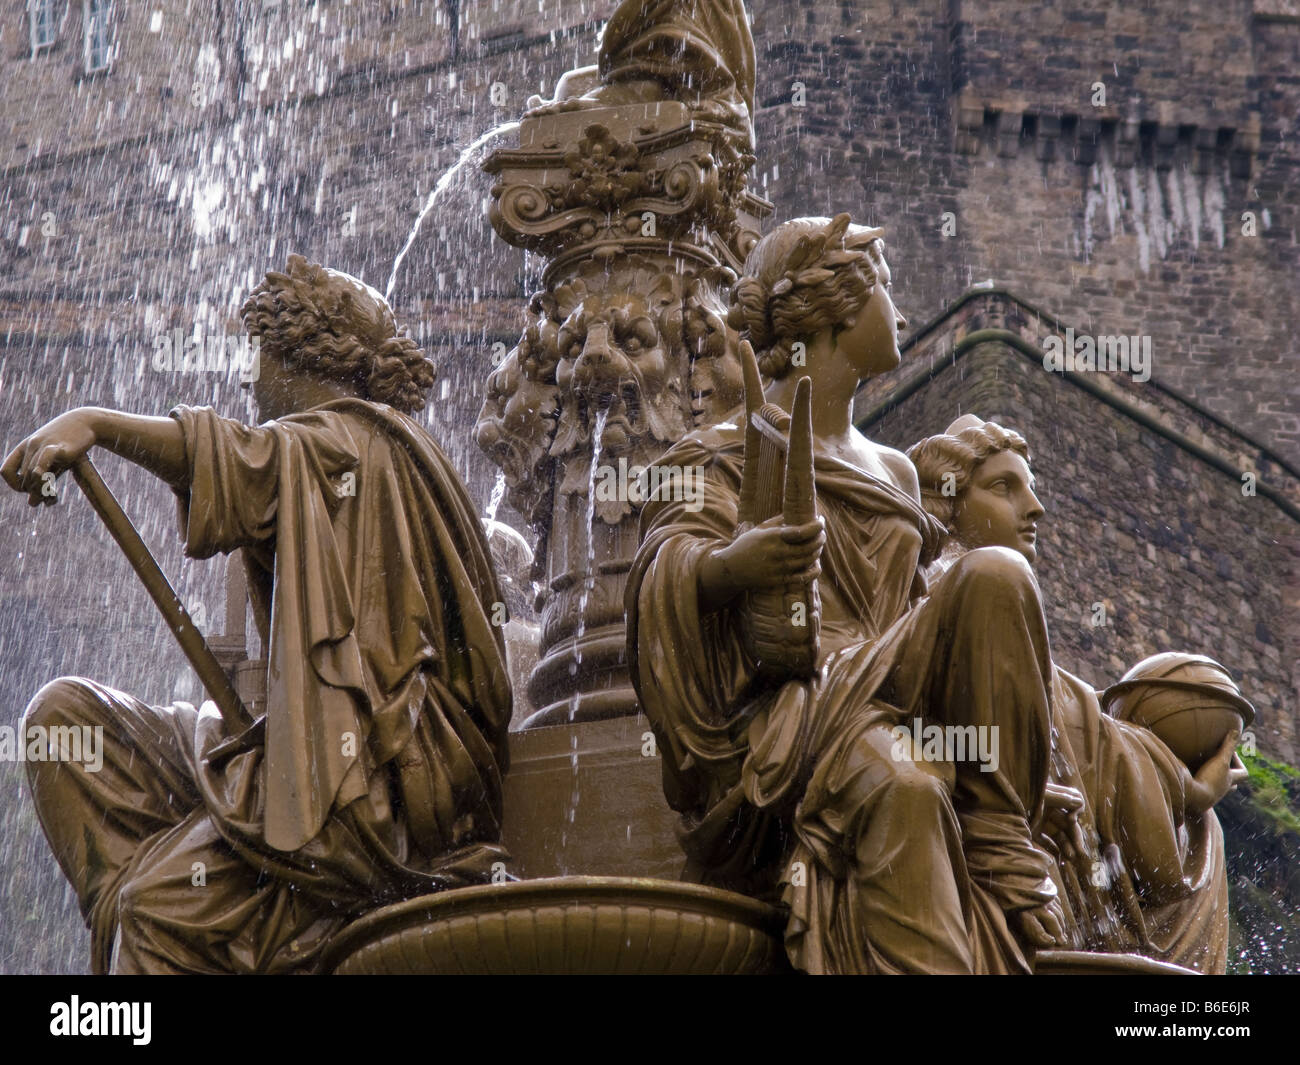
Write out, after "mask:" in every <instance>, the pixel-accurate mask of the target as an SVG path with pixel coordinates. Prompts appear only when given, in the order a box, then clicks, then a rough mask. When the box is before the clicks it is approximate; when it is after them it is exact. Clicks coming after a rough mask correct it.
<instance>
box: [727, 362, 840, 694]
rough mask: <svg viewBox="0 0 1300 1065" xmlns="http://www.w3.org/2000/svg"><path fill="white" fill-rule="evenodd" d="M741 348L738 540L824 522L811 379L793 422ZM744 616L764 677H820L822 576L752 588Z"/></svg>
mask: <svg viewBox="0 0 1300 1065" xmlns="http://www.w3.org/2000/svg"><path fill="white" fill-rule="evenodd" d="M740 347H741V362H742V364H743V367H744V374H745V466H744V470H743V471H742V473H741V483H740V500H739V502H738V504H737V508H736V517H737V523H736V535H740V534H741V533H743V532H744V531H746V530H747V529H750V528H752V527H753V526H755V525H759V524H761V523H762V522H764V521H766V520H767V519H768V518H771V517H773V516H775V515H777V514H780V515H782V521H783V522H784V523H785V524H786V525H805V524H807V523H808V522H810V521H813V520H815V519H816V517H817V486H816V480H815V475H814V470H813V461H814V460H813V435H812V380H811V379H810V378H808V377H804V378H802V379H801V380H800V381H799V384H798V386H797V387H796V388H795V397H794V412H793V417H792V416H791V415H789V414H786V412H785V411H783V410H782V409H781V408H780V407H778V406H777V405H776V404H774V403H766V402H764V400H763V384H762V379H761V378H760V377H759V372H758V361H757V360H756V359H755V357H754V352H753V349H752V348H751V347H750V346H749V345H748V344H744V343H742V344H741V346H740ZM787 434H788V435H787ZM741 614H742V623H741V633H742V639H743V641H744V644H745V650H746V652H747V653H748V654H749V656H750V657H751V659H752V660H753V662H754V664H755V667H756V669H757V671H758V674H759V675H760V676H762V677H765V678H768V679H773V680H789V679H791V678H792V677H811V676H813V675H814V674H815V673H816V669H817V654H818V647H819V644H820V640H819V638H818V630H819V625H820V615H821V597H820V595H819V593H818V588H817V580H816V578H813V579H811V580H807V581H802V580H801V581H792V582H791V583H789V584H787V585H785V586H784V587H776V588H766V589H760V590H755V591H750V592H749V593H747V594H746V596H745V602H744V607H743V609H742V612H741Z"/></svg>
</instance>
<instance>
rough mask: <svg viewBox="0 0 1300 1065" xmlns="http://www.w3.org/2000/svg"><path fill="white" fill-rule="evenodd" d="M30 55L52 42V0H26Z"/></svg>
mask: <svg viewBox="0 0 1300 1065" xmlns="http://www.w3.org/2000/svg"><path fill="white" fill-rule="evenodd" d="M27 17H28V20H29V23H30V28H31V36H32V55H35V54H36V53H37V52H39V51H41V49H43V48H49V47H50V45H52V44H53V43H54V0H28V3H27Z"/></svg>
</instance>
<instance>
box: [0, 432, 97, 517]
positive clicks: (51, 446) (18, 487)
mask: <svg viewBox="0 0 1300 1065" xmlns="http://www.w3.org/2000/svg"><path fill="white" fill-rule="evenodd" d="M95 443H96V437H95V426H94V422H93V412H92V409H91V408H89V407H80V408H78V409H77V410H70V411H68V412H67V413H66V414H61V415H59V416H58V417H57V418H55V419H54V420H53V421H51V422H47V423H46V424H45V425H43V426H41V428H39V429H37V430H36V432H34V433H32V435H31V436H29V437H27V439H26V440H23V441H22V442H21V443H20V444H19V445H18V446H17V447H15V448H14V449H13V450H12V451H11V452H9V455H8V457H7V458H6V459H5V461H4V465H3V466H0V476H2V477H4V479H5V483H6V484H8V485H9V487H10V488H12V489H13V490H14V491H15V492H26V493H27V502H28V503H30V504H31V505H32V506H38V505H40V504H42V503H57V502H58V495H57V494H56V493H55V491H54V480H55V478H56V477H58V476H59V474H61V473H62V472H63V471H64V470H66V469H68V468H69V467H70V466H72V464H73V463H75V462H76V461H77V460H78V459H79V458H81V456H82V455H84V454H85V453H86V452H87V451H89V450H90V449H91V448H92V447H94V446H95Z"/></svg>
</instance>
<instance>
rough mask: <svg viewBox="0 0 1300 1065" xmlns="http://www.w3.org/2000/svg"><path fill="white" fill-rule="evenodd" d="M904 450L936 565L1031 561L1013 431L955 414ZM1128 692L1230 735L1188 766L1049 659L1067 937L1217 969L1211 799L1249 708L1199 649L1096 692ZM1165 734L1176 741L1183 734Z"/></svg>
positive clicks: (1019, 442) (1027, 482) (1028, 515)
mask: <svg viewBox="0 0 1300 1065" xmlns="http://www.w3.org/2000/svg"><path fill="white" fill-rule="evenodd" d="M908 455H909V457H911V458H912V460H913V461H914V462H915V464H916V468H917V473H918V476H919V478H920V482H921V496H922V499H923V501H924V503H925V506H926V508H927V509H928V510H929V511H930V512H931V513H932V514H933V515H934V516H935V518H936V519H938V520H939V521H941V522H942V523H943V524H944V526H945V528H946V529H947V530H948V533H949V538H948V545H947V546H946V547H945V549H944V552H943V555H942V556H941V558H940V560H939V562H938V563H936V565H937V566H938V567H940V568H942V567H945V566H946V565H948V564H950V563H951V562H952V561H954V560H955V559H957V558H960V557H961V556H962V555H963V554H965V553H966V552H967V551H970V550H972V549H976V548H980V547H989V546H997V547H1004V548H1008V549H1010V550H1013V551H1017V552H1019V553H1020V554H1021V555H1023V556H1024V558H1025V560H1026V561H1027V562H1029V563H1030V564H1031V565H1032V564H1033V563H1034V562H1036V561H1037V547H1036V539H1037V535H1036V534H1037V524H1038V522H1039V520H1040V519H1041V518H1042V517H1043V514H1044V509H1043V506H1042V504H1041V503H1040V502H1039V500H1038V497H1037V495H1036V494H1035V490H1034V480H1033V472H1032V469H1031V465H1030V461H1029V460H1030V455H1029V449H1028V445H1027V444H1026V442H1025V439H1024V437H1022V436H1021V435H1020V434H1019V433H1017V432H1015V431H1014V430H1012V429H1008V428H1005V427H1004V426H1002V425H999V424H997V423H996V422H985V421H982V420H980V419H979V418H977V417H975V416H973V415H966V416H964V417H962V418H961V419H959V420H958V421H956V422H954V423H953V424H952V425H951V426H950V427H949V428H948V430H947V432H945V433H942V434H940V435H938V436H932V437H927V438H926V439H925V440H922V441H920V442H919V443H917V444H915V445H914V446H913V447H912V448H910V449H909V451H908ZM1162 687H1163V688H1164V693H1160V689H1161V688H1162ZM1128 692H1133V693H1135V694H1136V695H1137V697H1138V699H1139V700H1140V699H1141V698H1142V697H1143V696H1144V695H1145V696H1147V697H1148V698H1150V697H1151V695H1149V694H1148V693H1157V694H1156V695H1155V697H1156V698H1160V697H1161V695H1162V694H1167V695H1172V696H1173V698H1172V699H1166V700H1165V702H1166V706H1165V707H1164V708H1163V709H1164V710H1165V711H1166V713H1165V714H1164V715H1163V720H1171V718H1174V717H1189V716H1190V717H1193V718H1200V719H1201V720H1202V721H1207V722H1213V721H1214V720H1216V719H1222V720H1223V721H1224V722H1225V727H1226V728H1227V729H1228V731H1227V732H1226V733H1225V732H1224V731H1222V730H1220V731H1219V732H1217V733H1209V734H1208V735H1207V737H1206V742H1205V743H1204V744H1203V750H1204V749H1206V748H1208V749H1209V750H1210V751H1211V752H1212V753H1210V754H1209V755H1208V757H1204V758H1203V759H1202V760H1200V761H1199V762H1198V761H1193V762H1192V763H1191V764H1190V765H1188V764H1185V763H1184V761H1182V760H1181V759H1180V758H1179V757H1177V756H1176V755H1175V754H1174V752H1173V751H1172V750H1171V749H1170V747H1169V746H1167V745H1166V743H1165V742H1164V740H1163V739H1161V738H1160V737H1159V736H1158V735H1157V734H1156V732H1154V731H1152V730H1151V729H1149V728H1144V727H1141V726H1140V725H1138V724H1135V723H1132V722H1130V721H1125V720H1119V719H1118V718H1116V717H1112V716H1110V715H1109V714H1107V713H1106V712H1104V710H1103V705H1102V700H1101V699H1100V698H1099V695H1098V693H1097V691H1096V690H1095V689H1093V688H1092V687H1091V686H1090V685H1088V684H1087V683H1085V682H1084V681H1082V680H1080V679H1079V678H1078V677H1076V676H1074V675H1072V674H1071V673H1068V672H1066V671H1065V670H1064V669H1062V668H1061V667H1060V666H1058V665H1055V664H1053V667H1052V724H1053V750H1052V769H1051V777H1050V780H1049V783H1048V787H1047V792H1048V794H1047V803H1046V809H1045V811H1044V818H1043V820H1042V829H1041V830H1042V834H1043V835H1044V836H1045V837H1046V842H1045V846H1047V847H1048V848H1049V849H1050V850H1051V851H1052V852H1053V853H1054V854H1055V856H1056V872H1055V874H1054V876H1055V879H1056V881H1057V885H1058V888H1059V890H1060V895H1061V898H1062V900H1063V902H1064V908H1065V915H1066V919H1067V921H1068V925H1069V931H1070V935H1071V941H1072V944H1073V945H1074V946H1076V947H1077V948H1079V949H1084V950H1093V951H1106V952H1112V953H1120V952H1128V953H1135V954H1141V955H1144V956H1146V957H1150V958H1154V959H1156V960H1158V961H1165V962H1173V963H1175V964H1178V965H1183V966H1185V967H1187V968H1191V969H1196V970H1199V971H1201V972H1207V973H1222V972H1224V971H1225V969H1226V966H1227V951H1228V880H1227V874H1226V871H1225V865H1224V851H1223V833H1222V830H1221V829H1220V828H1219V823H1218V820H1217V818H1216V817H1215V814H1214V810H1213V806H1214V804H1215V803H1216V802H1218V801H1219V800H1220V799H1222V798H1223V796H1224V795H1226V794H1227V792H1228V790H1229V789H1230V788H1231V787H1232V786H1233V785H1235V784H1236V783H1238V782H1239V781H1241V780H1242V779H1244V778H1245V776H1246V770H1245V768H1244V767H1242V766H1241V764H1240V761H1239V760H1235V759H1236V756H1235V747H1236V741H1237V739H1238V738H1239V729H1240V726H1241V724H1242V721H1243V716H1244V715H1253V710H1252V709H1251V708H1250V707H1249V704H1248V703H1246V702H1245V700H1244V699H1242V698H1241V696H1240V693H1239V692H1237V689H1236V685H1235V684H1234V683H1233V682H1232V680H1231V678H1230V677H1229V676H1228V675H1227V671H1226V670H1224V669H1223V667H1222V666H1219V665H1218V664H1217V663H1215V662H1213V661H1212V660H1210V659H1208V658H1205V657H1203V656H1197V655H1189V654H1182V653H1175V652H1165V653H1162V654H1160V655H1156V656H1153V658H1152V659H1148V660H1146V662H1144V663H1140V664H1139V665H1138V666H1136V667H1134V669H1133V670H1131V671H1130V673H1129V674H1128V675H1127V676H1126V677H1125V678H1124V680H1123V682H1122V684H1117V685H1113V686H1112V687H1111V688H1109V689H1107V690H1106V692H1105V693H1104V696H1105V700H1106V701H1107V702H1115V701H1117V700H1119V699H1120V698H1122V697H1123V696H1124V695H1125V694H1126V693H1128ZM1135 701H1136V700H1135ZM1138 705H1139V707H1140V705H1141V704H1140V703H1138ZM1218 707H1222V708H1223V712H1222V713H1216V712H1215V711H1216V708H1218ZM1234 715H1243V716H1234ZM1234 721H1235V724H1236V727H1237V730H1236V731H1235V730H1233V728H1232V723H1233V722H1234ZM1245 723H1246V724H1249V716H1246V717H1245ZM1155 727H1156V728H1160V727H1161V725H1160V722H1159V721H1157V722H1155ZM1167 735H1169V738H1170V739H1171V740H1172V741H1173V742H1174V744H1175V746H1180V745H1179V744H1178V739H1179V738H1181V737H1179V736H1177V735H1174V734H1169V733H1167ZM1192 753H1193V754H1196V753H1201V752H1192Z"/></svg>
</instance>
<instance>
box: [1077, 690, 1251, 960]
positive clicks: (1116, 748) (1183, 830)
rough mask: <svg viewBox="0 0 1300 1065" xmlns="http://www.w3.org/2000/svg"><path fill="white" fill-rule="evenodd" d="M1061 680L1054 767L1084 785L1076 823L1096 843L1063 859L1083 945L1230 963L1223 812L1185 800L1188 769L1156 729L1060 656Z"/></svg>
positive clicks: (1148, 954)
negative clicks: (1112, 705)
mask: <svg viewBox="0 0 1300 1065" xmlns="http://www.w3.org/2000/svg"><path fill="white" fill-rule="evenodd" d="M1054 686H1055V693H1054V694H1055V697H1054V707H1055V715H1054V723H1055V726H1056V729H1055V732H1056V736H1055V740H1056V744H1055V751H1054V755H1053V768H1052V778H1053V780H1055V781H1056V782H1057V783H1060V784H1064V785H1067V786H1070V787H1074V788H1077V789H1078V790H1079V791H1080V792H1081V793H1082V794H1083V796H1084V799H1085V805H1084V808H1083V810H1081V811H1080V813H1079V815H1078V816H1079V822H1080V825H1081V828H1082V830H1083V833H1084V835H1085V838H1086V840H1088V841H1090V842H1091V845H1092V846H1094V847H1095V848H1096V849H1095V851H1094V852H1093V853H1089V854H1084V855H1081V856H1074V855H1070V856H1066V855H1062V856H1061V858H1060V861H1059V862H1058V870H1057V878H1058V883H1059V885H1060V888H1061V893H1062V895H1063V897H1064V898H1065V899H1067V900H1068V902H1069V912H1070V916H1071V919H1072V921H1073V923H1074V926H1075V928H1076V930H1077V932H1078V935H1079V937H1080V939H1081V940H1082V942H1083V945H1084V946H1085V947H1086V949H1089V950H1101V951H1114V952H1132V953H1137V954H1142V955H1145V956H1147V957H1151V958H1156V959H1157V960H1159V961H1166V962H1172V963H1174V964H1176V965H1184V966H1187V967H1188V968H1192V969H1197V970H1199V971H1201V972H1206V973H1222V972H1224V971H1225V970H1226V968H1227V952H1228V880H1227V875H1226V866H1225V860H1224V847H1223V830H1222V829H1221V828H1220V826H1219V821H1218V817H1217V816H1216V815H1215V813H1214V811H1213V810H1207V811H1205V812H1204V813H1201V814H1196V813H1193V812H1192V811H1190V810H1188V809H1187V805H1186V798H1185V794H1186V793H1185V786H1186V781H1187V778H1188V776H1189V775H1190V774H1189V772H1188V770H1187V768H1186V767H1185V766H1184V765H1183V764H1182V763H1181V762H1180V761H1179V760H1178V759H1177V757H1176V756H1175V755H1174V754H1173V753H1172V752H1171V751H1170V750H1169V748H1168V747H1166V746H1165V744H1164V743H1163V742H1161V740H1160V739H1159V737H1157V736H1156V735H1155V734H1154V733H1153V732H1151V731H1150V730H1148V729H1145V728H1142V727H1140V726H1138V725H1134V724H1131V723H1129V722H1126V721H1119V720H1116V719H1115V718H1112V717H1110V716H1108V715H1107V714H1106V713H1105V712H1104V711H1103V710H1102V708H1101V705H1100V702H1099V700H1098V698H1097V693H1096V691H1095V690H1094V689H1093V688H1092V687H1091V686H1089V685H1088V684H1085V683H1084V682H1083V681H1082V680H1080V679H1079V678H1078V677H1075V676H1073V675H1072V674H1070V673H1067V672H1066V671H1065V670H1063V669H1060V668H1059V667H1057V668H1056V669H1055V676H1054ZM1099 862H1100V863H1101V864H1102V865H1104V869H1103V870H1102V871H1101V872H1100V875H1094V873H1095V872H1096V871H1097V870H1098V865H1097V863H1099Z"/></svg>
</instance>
